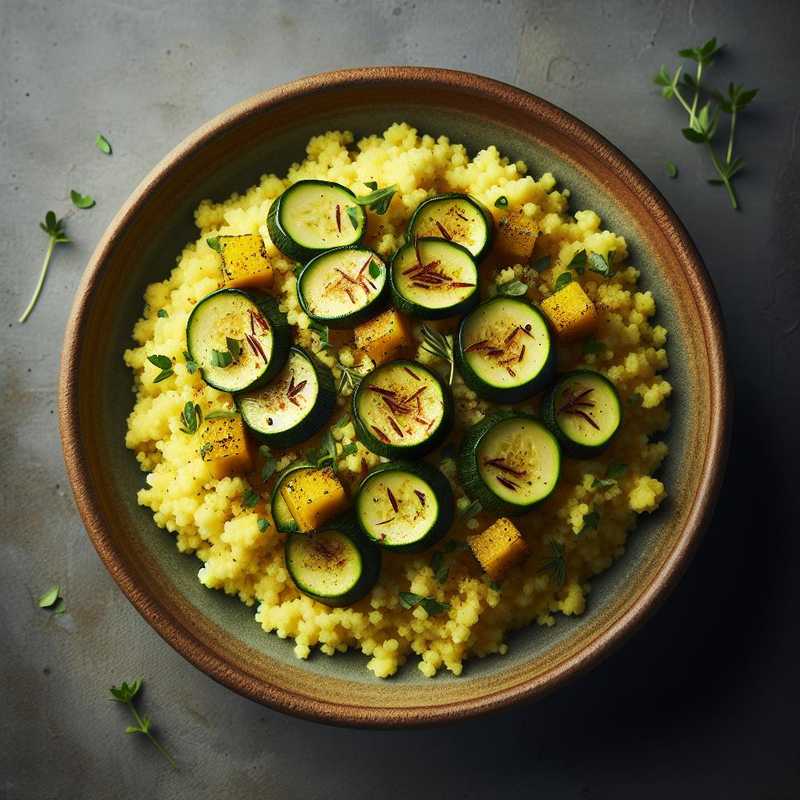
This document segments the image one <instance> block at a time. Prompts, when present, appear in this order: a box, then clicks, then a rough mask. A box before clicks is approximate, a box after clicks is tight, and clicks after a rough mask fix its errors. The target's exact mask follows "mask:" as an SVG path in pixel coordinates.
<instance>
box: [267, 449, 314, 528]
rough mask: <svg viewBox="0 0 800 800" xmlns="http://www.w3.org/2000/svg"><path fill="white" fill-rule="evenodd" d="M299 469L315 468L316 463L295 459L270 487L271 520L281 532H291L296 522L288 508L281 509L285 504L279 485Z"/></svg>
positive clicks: (295, 526)
mask: <svg viewBox="0 0 800 800" xmlns="http://www.w3.org/2000/svg"><path fill="white" fill-rule="evenodd" d="M299 469H316V465H314V464H312V463H311V462H310V461H306V460H304V459H301V460H300V461H295V462H294V463H293V464H289V466H288V467H286V468H285V469H284V470H283V471H282V472H281V473H280V475H278V477H277V478H276V479H275V485H274V486H273V487H272V494H271V495H270V509H271V511H272V521H273V522H274V523H275V527H276V528H277V530H279V531H280V532H281V533H293V532H296V531H297V530H298V527H297V523H296V522H295V521H294V517H292V515H291V513H290V512H289V509H288V508H286V509H285V511H284V510H282V509H281V506H285V505H286V504H285V503H284V500H283V498H282V497H281V485H282V484H283V482H284V481H285V480H286V479H287V478H288V477H289V476H290V475H291V474H292V473H293V472H296V471H297V470H299Z"/></svg>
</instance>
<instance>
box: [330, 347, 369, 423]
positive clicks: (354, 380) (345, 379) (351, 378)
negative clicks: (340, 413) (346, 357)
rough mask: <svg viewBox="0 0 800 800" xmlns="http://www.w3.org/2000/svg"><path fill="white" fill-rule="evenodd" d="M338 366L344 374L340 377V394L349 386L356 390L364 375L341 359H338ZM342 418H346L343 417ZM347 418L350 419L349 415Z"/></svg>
mask: <svg viewBox="0 0 800 800" xmlns="http://www.w3.org/2000/svg"><path fill="white" fill-rule="evenodd" d="M336 366H337V367H339V369H340V370H341V372H342V376H341V378H339V394H341V393H342V392H343V391H344V389H345V388H347V387H349V388H350V389H351V390H352V391H355V390H356V387H357V386H358V384H359V383H361V378H362V377H363V376H362V375H361V374H360V373H358V372H356V371H355V370H354V369H353V368H352V367H346V366H345V365H344V364H342V362H341V361H337V362H336ZM342 419H345V418H344V417H343V418H342ZM347 419H349V417H347Z"/></svg>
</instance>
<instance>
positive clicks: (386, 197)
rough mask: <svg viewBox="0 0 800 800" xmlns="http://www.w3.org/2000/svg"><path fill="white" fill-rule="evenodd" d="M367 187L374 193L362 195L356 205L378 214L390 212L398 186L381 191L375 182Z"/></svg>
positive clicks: (356, 224) (348, 210)
mask: <svg viewBox="0 0 800 800" xmlns="http://www.w3.org/2000/svg"><path fill="white" fill-rule="evenodd" d="M364 185H365V186H369V187H370V188H371V189H372V191H371V192H370V193H369V194H364V195H361V197H356V203H358V204H359V205H360V206H367V208H369V209H370V211H374V212H375V213H376V214H385V213H386V212H387V211H388V210H389V204H390V203H391V202H392V198H393V197H394V194H395V192H396V191H397V186H396V185H394V184H392V186H387V187H385V188H384V189H379V188H378V184H377V183H375V181H369V182H368V183H365V184H364ZM373 187H374V188H373ZM347 213H348V215H349V214H350V209H349V208H348V209H347ZM350 221H351V222H352V221H353V218H352V216H351V217H350ZM353 227H354V228H357V227H358V220H357V219H356V221H355V222H353ZM373 277H375V276H374V275H373Z"/></svg>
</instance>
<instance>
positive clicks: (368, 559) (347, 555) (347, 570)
mask: <svg viewBox="0 0 800 800" xmlns="http://www.w3.org/2000/svg"><path fill="white" fill-rule="evenodd" d="M284 558H285V562H286V570H287V571H288V573H289V576H290V577H291V579H292V581H293V582H294V585H295V586H296V587H297V588H298V589H299V590H300V591H301V592H302V593H303V594H306V595H308V596H309V597H313V598H314V599H315V600H319V601H320V602H321V603H325V605H328V606H346V605H350V604H351V603H355V602H356V601H357V600H360V599H361V598H362V597H364V595H366V594H367V593H368V592H369V591H370V589H372V587H373V586H374V585H375V583H376V582H377V580H378V575H379V574H380V569H381V551H380V550H379V549H378V548H377V547H375V545H373V544H372V543H371V542H369V541H367V540H366V539H365V538H364V537H363V536H362V535H361V534H360V532H358V531H357V530H356V529H355V528H354V526H353V525H352V523H350V522H348V521H340V522H338V523H334V524H331V525H328V526H327V527H326V528H323V529H322V530H320V531H317V532H316V533H311V534H309V533H290V534H289V535H288V536H287V538H286V545H285V550H284Z"/></svg>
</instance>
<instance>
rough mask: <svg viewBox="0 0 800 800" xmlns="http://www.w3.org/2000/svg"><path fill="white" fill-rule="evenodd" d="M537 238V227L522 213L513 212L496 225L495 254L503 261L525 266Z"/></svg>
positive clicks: (533, 221)
mask: <svg viewBox="0 0 800 800" xmlns="http://www.w3.org/2000/svg"><path fill="white" fill-rule="evenodd" d="M538 236H539V225H538V224H537V222H536V221H535V220H534V219H532V218H531V217H528V216H526V215H525V214H523V213H522V211H513V212H511V213H510V214H506V216H504V217H502V218H501V219H500V221H499V222H498V223H497V235H496V237H495V252H496V253H497V255H498V257H499V258H501V259H502V260H503V261H507V262H509V263H512V264H527V263H528V261H530V260H531V256H532V255H533V246H534V245H535V244H536V238H537V237H538Z"/></svg>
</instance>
